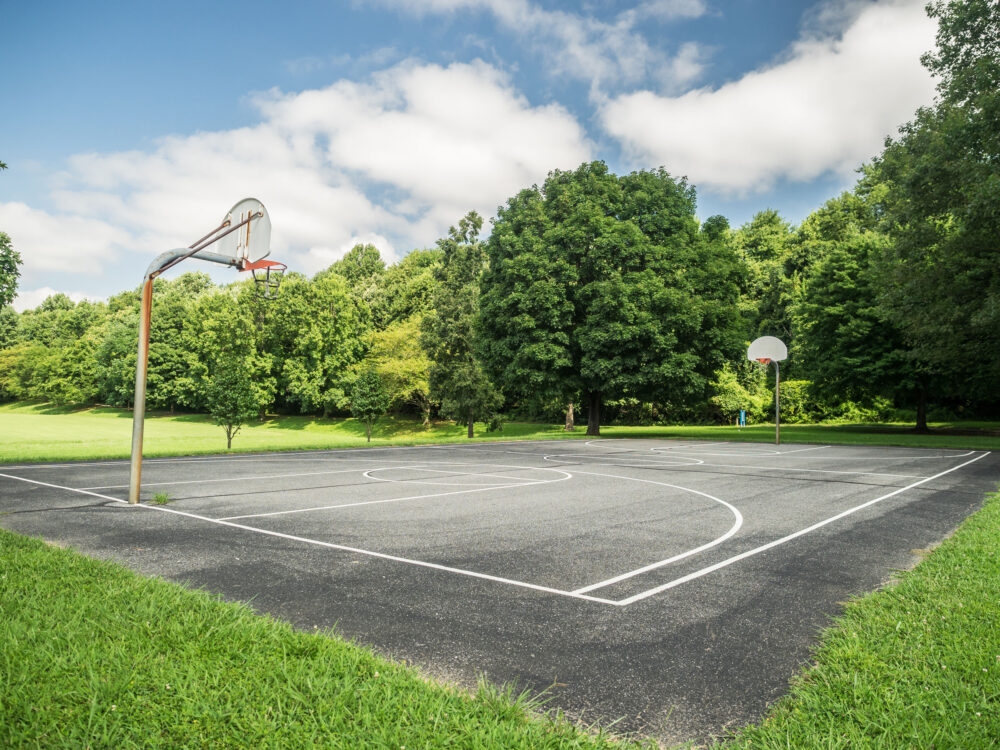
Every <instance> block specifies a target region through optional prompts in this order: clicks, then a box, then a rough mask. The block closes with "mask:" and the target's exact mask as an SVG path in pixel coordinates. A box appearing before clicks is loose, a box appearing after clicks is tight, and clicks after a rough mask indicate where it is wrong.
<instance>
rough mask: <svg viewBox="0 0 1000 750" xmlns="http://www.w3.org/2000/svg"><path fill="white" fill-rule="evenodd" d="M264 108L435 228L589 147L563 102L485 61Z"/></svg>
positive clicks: (393, 75) (285, 99)
mask: <svg viewBox="0 0 1000 750" xmlns="http://www.w3.org/2000/svg"><path fill="white" fill-rule="evenodd" d="M260 107H261V109H262V111H263V112H264V113H265V115H266V116H267V118H268V121H269V122H271V123H272V124H273V125H274V126H275V127H276V128H278V129H280V130H282V131H285V132H287V133H298V134H309V135H310V137H311V136H312V135H317V136H322V140H323V142H325V144H326V150H327V156H328V158H329V160H330V162H331V164H333V165H336V167H337V168H340V169H346V170H349V171H350V172H354V173H357V174H359V175H361V176H363V177H364V178H365V179H366V180H369V181H374V182H376V183H379V184H382V185H387V186H391V187H392V188H393V189H395V190H397V191H399V192H400V193H401V196H402V197H401V198H400V199H399V200H397V201H396V202H395V203H394V211H395V212H396V213H397V215H400V214H401V215H409V216H413V217H414V218H417V217H421V216H422V217H423V218H425V219H429V220H430V223H431V226H433V227H447V225H448V224H449V223H454V222H455V221H456V220H457V219H458V218H459V217H460V216H461V215H463V214H464V213H465V212H466V211H468V210H469V209H471V208H475V209H476V210H478V211H479V212H480V213H483V214H485V215H486V216H491V215H492V214H493V212H494V211H495V209H496V207H497V205H498V204H499V203H501V202H502V201H503V200H505V199H506V198H507V197H509V196H510V195H512V194H513V193H515V192H516V191H517V190H519V189H521V188H523V187H526V186H527V185H530V184H531V183H532V182H533V181H537V180H540V179H542V178H544V176H545V174H546V172H547V171H548V170H549V169H552V168H556V167H560V168H573V167H575V166H577V165H578V164H579V163H580V162H582V161H585V160H586V159H587V157H588V155H589V148H588V146H587V144H586V139H585V136H584V133H583V130H582V128H581V127H580V126H579V124H578V123H577V122H576V120H575V119H573V117H572V116H571V115H569V114H568V113H567V112H566V111H565V110H564V109H563V108H562V107H560V106H556V105H549V106H543V107H531V106H530V105H529V103H528V102H527V101H526V100H525V99H524V98H523V97H521V96H520V95H518V94H517V93H516V92H515V91H514V90H513V89H512V88H511V87H510V85H509V84H508V82H507V81H506V79H505V78H504V76H503V75H502V74H501V73H500V72H499V71H497V70H496V69H494V68H491V67H490V66H488V65H486V64H485V63H474V64H469V65H466V64H454V65H451V66H449V67H448V68H442V67H439V66H436V65H414V64H410V65H403V66H397V67H395V68H392V69H391V70H389V71H386V72H384V73H382V74H379V75H377V76H375V78H374V80H373V81H372V83H370V84H357V83H353V82H349V81H343V82H340V83H337V84H335V85H333V86H330V87H329V88H327V89H323V90H321V91H308V92H305V93H302V94H291V95H288V96H280V95H272V96H271V97H270V98H267V99H262V100H261V101H260Z"/></svg>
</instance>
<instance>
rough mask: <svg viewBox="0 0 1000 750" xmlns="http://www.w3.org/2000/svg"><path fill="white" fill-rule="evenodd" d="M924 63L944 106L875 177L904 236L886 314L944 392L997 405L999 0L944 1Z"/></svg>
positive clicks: (889, 229) (888, 221)
mask: <svg viewBox="0 0 1000 750" xmlns="http://www.w3.org/2000/svg"><path fill="white" fill-rule="evenodd" d="M928 11H929V13H930V15H931V16H932V17H934V18H937V19H938V32H937V49H936V51H935V52H932V53H929V54H927V55H925V56H924V57H923V63H924V65H925V66H926V67H927V68H928V69H929V70H930V71H931V72H932V73H933V74H935V75H936V76H938V77H939V84H938V98H937V101H936V102H935V104H934V105H933V106H931V107H925V108H923V109H920V110H918V111H917V113H916V115H915V117H914V119H913V120H912V121H911V122H909V123H907V124H906V125H904V126H903V127H902V128H900V131H899V135H898V137H897V138H895V139H889V140H887V141H886V146H885V149H884V150H883V152H882V153H881V154H880V155H879V156H878V157H877V158H876V159H875V160H874V161H873V162H872V164H871V165H869V166H868V167H867V168H866V170H865V179H864V181H863V185H864V186H865V187H866V189H868V190H869V191H870V192H871V194H872V195H873V196H874V198H875V200H876V207H877V210H878V214H879V216H880V218H881V219H882V221H883V226H884V228H885V231H886V233H887V234H889V236H890V237H891V239H892V242H891V244H890V245H889V246H888V247H887V248H886V250H885V252H884V253H882V255H881V258H880V263H879V271H880V276H881V284H880V286H881V289H882V294H881V295H880V305H881V307H882V309H883V311H884V313H885V316H886V317H887V318H888V319H889V320H890V321H892V322H893V323H894V324H895V325H896V326H898V328H899V330H900V331H901V332H902V334H903V336H904V337H905V341H906V344H907V346H908V347H909V348H910V350H911V354H912V356H913V357H914V359H915V360H916V361H917V362H919V363H922V364H923V365H924V366H925V368H926V370H927V371H928V373H929V374H930V375H931V376H932V378H933V387H934V390H935V392H936V393H937V394H938V395H948V394H949V393H950V394H962V395H964V396H971V397H973V398H977V399H980V400H986V401H993V402H995V401H996V400H997V397H996V391H995V373H996V372H997V370H998V369H1000V266H998V264H997V262H996V259H997V254H998V251H1000V244H998V243H1000V240H998V238H1000V214H998V212H997V210H996V206H997V195H998V194H1000V128H997V125H996V123H997V122H1000V23H998V14H997V6H996V3H995V2H991V1H989V0H953V1H952V2H947V3H945V2H941V1H940V0H939V1H938V2H933V3H931V4H930V5H929V6H928Z"/></svg>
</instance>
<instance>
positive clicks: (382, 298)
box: [369, 249, 442, 331]
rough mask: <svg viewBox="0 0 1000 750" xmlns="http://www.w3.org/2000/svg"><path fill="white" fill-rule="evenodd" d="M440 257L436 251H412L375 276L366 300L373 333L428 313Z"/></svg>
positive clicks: (440, 254)
mask: <svg viewBox="0 0 1000 750" xmlns="http://www.w3.org/2000/svg"><path fill="white" fill-rule="evenodd" d="M441 256H442V253H441V251H440V250H438V249H434V250H414V251H412V252H411V253H409V254H408V255H407V256H405V257H404V258H403V259H402V260H401V261H399V263H396V264H394V265H392V266H389V268H387V269H386V271H385V273H384V274H382V275H380V276H379V277H377V279H376V286H375V288H374V290H373V292H372V294H371V297H370V299H369V304H370V306H371V314H372V323H373V324H374V326H375V328H376V330H379V331H383V330H385V329H387V328H389V327H390V326H392V325H394V324H396V323H400V322H402V321H404V320H407V319H409V318H412V317H414V316H421V315H423V314H424V313H426V312H427V311H428V310H430V308H431V300H432V297H433V295H434V286H435V284H436V282H435V280H434V269H435V267H436V266H438V265H440V263H441Z"/></svg>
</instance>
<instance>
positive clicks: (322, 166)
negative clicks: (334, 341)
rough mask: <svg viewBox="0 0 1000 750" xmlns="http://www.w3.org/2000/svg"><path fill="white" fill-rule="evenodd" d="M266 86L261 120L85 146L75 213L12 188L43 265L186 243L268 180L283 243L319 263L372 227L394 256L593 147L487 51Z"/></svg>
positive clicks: (13, 225)
mask: <svg viewBox="0 0 1000 750" xmlns="http://www.w3.org/2000/svg"><path fill="white" fill-rule="evenodd" d="M254 102H255V103H256V105H257V106H258V108H259V111H260V113H261V122H260V123H259V124H257V125H255V126H253V127H246V128H239V129H235V130H228V131H219V132H208V133H196V134H193V135H188V136H172V137H168V138H164V139H162V140H161V141H159V142H158V143H157V146H156V148H155V149H153V150H150V151H129V152H118V153H91V154H81V155H78V156H75V157H73V158H72V159H71V160H70V162H69V164H68V169H67V170H66V172H65V173H64V174H63V175H62V177H61V181H60V185H59V188H58V190H56V191H55V192H54V194H53V198H54V201H55V204H56V206H57V208H58V209H59V211H60V212H61V213H60V214H58V215H54V214H47V213H44V212H40V211H37V210H35V209H31V208H29V207H27V206H24V205H23V204H7V205H6V206H0V211H2V212H0V220H2V221H3V225H4V226H5V227H9V228H10V229H9V233H10V234H11V235H12V236H14V235H15V233H16V231H17V230H18V228H20V229H22V230H23V235H22V239H21V240H19V241H18V247H19V248H28V247H31V248H33V249H32V252H31V257H32V258H33V260H32V263H34V264H35V266H33V267H37V268H56V267H58V266H64V265H65V263H66V262H67V261H68V259H70V258H88V259H89V262H90V263H96V262H98V261H100V260H102V259H106V258H110V257H112V256H114V255H115V253H116V252H117V251H119V250H120V249H121V248H123V247H128V248H131V249H134V250H135V251H137V252H141V253H143V254H144V257H149V258H152V257H153V255H155V254H156V253H159V252H161V251H163V250H166V249H170V248H174V247H183V246H186V245H188V244H189V243H191V242H193V241H194V240H195V239H197V238H198V237H199V236H200V235H201V234H202V233H204V232H207V231H208V230H210V229H211V228H212V227H214V226H216V225H217V224H218V222H219V220H221V218H222V217H223V215H224V214H225V213H226V211H227V210H228V208H229V206H230V204H231V203H232V202H234V201H235V200H237V199H239V198H241V197H243V196H246V195H252V196H254V197H256V198H259V199H260V200H261V201H262V202H263V203H264V205H265V206H267V208H268V211H269V213H270V215H271V221H272V225H273V231H272V250H273V252H272V255H273V256H274V257H276V258H277V257H280V258H281V259H282V260H285V261H286V262H289V265H290V266H292V267H295V268H298V269H299V270H304V271H308V272H313V271H316V270H319V269H320V268H322V267H325V266H326V265H328V264H329V263H330V262H332V261H333V260H336V259H337V258H339V257H341V256H342V255H343V254H344V252H346V251H347V250H348V249H350V247H351V246H352V245H353V244H354V243H355V242H357V241H362V242H368V241H371V242H374V243H375V244H376V245H377V246H378V247H379V249H380V250H382V251H383V252H384V253H385V254H386V255H387V259H388V260H394V259H396V258H397V257H398V255H397V254H396V248H399V249H400V250H401V251H402V252H406V251H408V250H410V249H411V248H413V247H421V246H427V245H431V244H433V242H434V240H435V239H437V238H438V237H440V236H443V234H444V233H445V232H446V231H447V228H448V226H449V224H453V223H455V222H456V221H457V220H458V219H459V218H461V216H462V215H464V214H465V213H466V212H467V211H469V210H472V209H475V210H478V211H479V212H480V213H482V214H484V215H485V216H491V215H492V214H493V212H494V211H495V209H496V207H497V206H498V205H499V204H500V203H502V202H503V201H505V200H506V199H507V198H508V197H509V196H511V195H512V194H514V193H515V192H516V191H517V190H519V189H521V188H523V187H525V186H526V185H530V184H532V183H533V182H537V181H540V180H541V179H544V177H545V175H546V173H547V172H548V171H549V170H550V169H553V168H557V167H558V168H573V167H575V166H577V165H578V164H579V163H580V162H582V161H586V160H587V159H588V158H589V156H590V150H591V147H590V145H589V143H588V142H587V139H586V137H585V134H584V131H583V129H582V128H581V127H580V126H579V124H578V123H577V122H576V120H575V119H574V118H573V117H572V116H571V115H570V114H569V113H568V112H566V111H565V110H564V109H563V108H562V107H560V106H556V105H547V106H540V107H535V106H532V105H531V104H530V103H529V102H528V101H527V100H526V99H525V98H524V97H523V96H521V95H520V94H519V93H518V92H517V91H516V90H515V89H514V88H513V87H512V85H511V84H510V82H509V81H508V80H507V78H506V77H505V76H504V75H503V74H502V73H500V72H499V71H497V70H496V69H494V68H492V67H490V66H489V65H487V64H485V63H480V62H477V63H472V64H458V63H456V64H453V65H450V66H448V67H442V66H437V65H420V64H416V63H413V62H409V63H404V64H400V65H397V66H395V67H393V68H390V69H388V70H385V71H382V72H380V73H378V74H376V75H374V76H373V77H372V78H371V79H370V80H369V81H368V82H365V83H358V82H353V81H348V80H342V81H339V82H337V83H334V84H333V85H332V86H330V87H328V88H325V89H322V90H309V91H303V92H299V93H282V92H280V91H272V92H269V93H267V94H262V95H258V96H257V97H256V98H255V99H254ZM220 200H221V201H222V202H221V203H220ZM4 212H5V213H4ZM84 217H86V218H84ZM81 238H86V240H84V239H81ZM71 239H72V240H73V241H72V242H71V241H70V240H71ZM34 248H38V249H37V250H35V249H34ZM25 262H26V264H27V263H28V258H27V257H26V259H25ZM143 267H145V266H144V265H143Z"/></svg>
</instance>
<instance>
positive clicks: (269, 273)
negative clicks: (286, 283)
mask: <svg viewBox="0 0 1000 750" xmlns="http://www.w3.org/2000/svg"><path fill="white" fill-rule="evenodd" d="M287 269H288V266H286V265H285V264H284V263H278V262H277V261H273V260H258V261H256V262H255V263H246V264H244V266H243V270H244V271H250V273H252V274H253V283H254V293H255V294H256V296H257V298H258V299H264V300H272V299H275V298H276V297H277V296H278V288H279V287H280V286H281V280H282V279H283V278H284V276H285V271H286V270H287Z"/></svg>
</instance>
